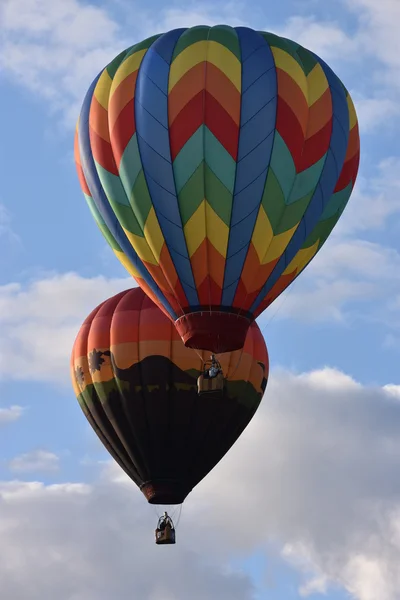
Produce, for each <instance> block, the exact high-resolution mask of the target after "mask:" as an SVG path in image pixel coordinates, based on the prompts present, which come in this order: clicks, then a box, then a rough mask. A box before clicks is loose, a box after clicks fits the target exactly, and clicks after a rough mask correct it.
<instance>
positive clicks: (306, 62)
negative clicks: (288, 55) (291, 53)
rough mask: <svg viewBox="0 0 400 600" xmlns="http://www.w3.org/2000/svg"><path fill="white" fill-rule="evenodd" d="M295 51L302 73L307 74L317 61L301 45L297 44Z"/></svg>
mask: <svg viewBox="0 0 400 600" xmlns="http://www.w3.org/2000/svg"><path fill="white" fill-rule="evenodd" d="M296 52H297V55H298V57H299V59H300V61H301V63H302V66H303V71H304V73H305V74H306V75H308V74H309V73H311V71H312V70H313V68H314V67H315V65H316V64H318V61H317V60H316V59H315V58H314V56H313V55H312V54H311V52H309V51H308V50H307V49H306V48H303V46H298V48H297V51H296Z"/></svg>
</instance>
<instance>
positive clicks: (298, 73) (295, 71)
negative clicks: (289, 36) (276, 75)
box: [271, 47, 308, 101]
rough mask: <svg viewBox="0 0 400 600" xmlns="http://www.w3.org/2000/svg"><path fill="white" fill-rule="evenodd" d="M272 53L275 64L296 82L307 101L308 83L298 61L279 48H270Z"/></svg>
mask: <svg viewBox="0 0 400 600" xmlns="http://www.w3.org/2000/svg"><path fill="white" fill-rule="evenodd" d="M271 50H272V54H273V55H274V60H275V66H276V67H277V68H279V69H282V71H285V73H287V74H288V75H290V77H291V78H292V79H293V80H294V81H295V82H296V83H297V85H298V86H299V88H300V89H301V91H302V92H303V94H304V97H305V98H306V100H307V101H308V84H307V78H306V76H305V73H304V71H303V69H302V68H301V67H300V65H299V63H298V62H297V61H296V60H295V59H294V58H293V57H292V56H290V54H288V53H287V52H285V51H284V50H281V49H280V48H274V47H272V48H271Z"/></svg>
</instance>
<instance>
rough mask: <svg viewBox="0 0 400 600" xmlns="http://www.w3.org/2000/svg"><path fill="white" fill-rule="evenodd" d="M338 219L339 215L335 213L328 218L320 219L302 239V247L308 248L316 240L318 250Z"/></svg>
mask: <svg viewBox="0 0 400 600" xmlns="http://www.w3.org/2000/svg"><path fill="white" fill-rule="evenodd" d="M338 220H339V215H335V216H334V217H331V218H330V219H326V220H325V221H320V222H319V223H318V225H317V226H316V227H314V229H313V230H312V232H311V233H310V235H308V236H307V238H306V240H305V241H304V244H303V245H302V248H309V247H310V246H313V245H314V244H315V243H316V242H319V247H318V250H319V249H320V247H321V246H322V244H323V243H324V242H325V241H326V239H327V238H328V236H329V234H330V232H331V231H332V229H333V228H334V226H335V225H336V223H337V222H338Z"/></svg>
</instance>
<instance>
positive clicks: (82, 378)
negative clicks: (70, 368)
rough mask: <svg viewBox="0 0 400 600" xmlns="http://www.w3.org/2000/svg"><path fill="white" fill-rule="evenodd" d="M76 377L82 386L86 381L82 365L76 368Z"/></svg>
mask: <svg viewBox="0 0 400 600" xmlns="http://www.w3.org/2000/svg"><path fill="white" fill-rule="evenodd" d="M75 379H76V381H77V383H78V385H79V386H82V385H83V384H84V383H85V374H84V372H83V369H82V367H81V366H79V367H76V369H75Z"/></svg>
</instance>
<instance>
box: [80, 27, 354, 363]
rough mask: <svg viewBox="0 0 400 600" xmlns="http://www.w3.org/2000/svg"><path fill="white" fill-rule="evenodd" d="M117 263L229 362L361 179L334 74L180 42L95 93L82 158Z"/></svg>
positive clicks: (222, 46) (200, 30) (199, 344)
mask: <svg viewBox="0 0 400 600" xmlns="http://www.w3.org/2000/svg"><path fill="white" fill-rule="evenodd" d="M75 154H76V164H77V169H78V174H79V178H80V182H81V186H82V189H83V191H84V194H85V196H86V199H87V201H88V203H89V206H90V208H91V210H92V213H93V216H94V218H95V220H96V222H97V224H98V225H99V227H100V229H101V230H102V232H103V234H104V236H105V237H106V239H107V240H108V242H109V244H110V245H111V247H112V248H113V250H114V252H115V253H116V255H117V256H118V258H119V259H120V260H121V262H122V263H123V264H124V266H125V267H126V268H127V269H128V271H129V272H130V273H131V274H132V275H133V277H134V278H135V279H136V281H137V282H138V284H139V285H140V286H141V287H142V288H143V289H144V290H145V291H146V293H147V294H148V295H149V296H150V297H151V298H152V299H153V300H154V301H155V302H156V303H157V304H158V305H159V307H160V308H161V309H162V310H163V311H164V312H165V313H166V314H167V315H168V316H169V317H170V318H171V319H172V320H173V321H174V322H175V325H176V327H177V330H178V332H179V333H180V335H181V337H182V339H183V341H184V342H185V344H186V345H188V346H190V347H193V348H208V349H210V350H213V351H214V352H224V351H228V350H233V349H236V348H240V347H242V346H243V343H244V339H245V336H246V332H247V329H248V327H249V324H250V323H251V322H252V320H253V319H254V318H255V317H257V316H258V315H260V313H261V312H262V311H263V310H264V309H266V308H267V307H268V306H269V305H270V304H271V303H272V302H273V301H274V300H275V299H276V298H277V296H279V294H280V293H281V292H282V291H283V290H284V289H285V288H286V287H287V286H288V285H289V284H290V283H291V282H292V281H293V280H294V279H295V278H296V277H297V276H298V275H299V273H300V272H301V271H302V270H303V269H304V268H305V267H306V265H307V264H308V263H309V262H310V260H311V259H312V258H313V257H314V256H315V254H316V253H317V252H318V250H319V249H320V248H321V246H322V245H323V243H324V242H325V240H326V239H327V237H328V236H329V234H330V232H331V231H332V229H333V227H334V226H335V224H336V222H337V220H338V219H339V217H340V215H341V214H342V211H343V209H344V207H345V206H346V203H347V201H348V199H349V197H350V194H351V191H352V189H353V186H354V183H355V180H356V176H357V170H358V164H359V132H358V125H357V117H356V113H355V109H354V106H353V103H352V100H351V98H350V96H349V94H348V92H347V90H346V89H345V87H344V86H343V84H342V83H341V81H340V80H339V79H338V78H337V76H336V75H335V74H334V73H333V71H332V70H331V69H330V68H329V66H328V65H327V64H326V63H325V62H324V61H323V60H321V59H320V58H319V57H318V56H316V55H315V54H314V53H313V52H310V51H309V50H307V49H305V48H303V47H302V46H300V45H299V44H296V43H295V42H292V41H290V40H288V39H285V38H281V37H278V36H276V35H273V34H271V33H265V32H257V31H253V30H252V29H249V28H246V27H236V28H232V27H228V26H223V25H221V26H218V27H206V26H200V27H192V28H189V29H175V30H173V31H169V32H167V33H164V34H162V35H158V36H154V37H152V38H149V39H147V40H145V41H143V42H141V43H139V44H136V45H134V46H132V47H131V48H128V49H127V50H126V51H124V52H122V53H121V54H120V55H119V56H117V57H116V58H115V59H114V60H113V61H112V62H111V63H110V64H109V65H108V66H107V67H106V68H105V69H104V70H102V71H101V73H100V74H99V75H98V77H96V79H95V80H94V82H93V83H92V85H91V87H90V89H89V91H88V93H87V95H86V98H85V101H84V103H83V107H82V112H81V115H80V119H79V123H78V127H77V134H76V144H75Z"/></svg>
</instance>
